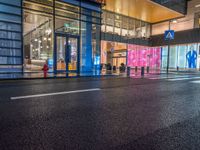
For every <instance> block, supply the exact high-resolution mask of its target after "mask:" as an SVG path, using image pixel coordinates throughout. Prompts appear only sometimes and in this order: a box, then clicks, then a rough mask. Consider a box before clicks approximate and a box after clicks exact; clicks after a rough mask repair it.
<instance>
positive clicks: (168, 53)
mask: <svg viewBox="0 0 200 150" xmlns="http://www.w3.org/2000/svg"><path fill="white" fill-rule="evenodd" d="M170 23H171V21H169V30H170V29H171V27H170ZM169 55H170V39H168V52H167V74H168V73H169Z"/></svg>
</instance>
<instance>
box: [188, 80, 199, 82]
mask: <svg viewBox="0 0 200 150" xmlns="http://www.w3.org/2000/svg"><path fill="white" fill-rule="evenodd" d="M190 82H191V83H200V80H197V81H190Z"/></svg>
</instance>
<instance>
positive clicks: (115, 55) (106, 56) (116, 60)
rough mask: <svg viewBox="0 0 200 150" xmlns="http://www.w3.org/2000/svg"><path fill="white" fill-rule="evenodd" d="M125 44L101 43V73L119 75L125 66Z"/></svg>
mask: <svg viewBox="0 0 200 150" xmlns="http://www.w3.org/2000/svg"><path fill="white" fill-rule="evenodd" d="M126 61H127V44H124V43H117V42H109V41H101V73H102V74H120V73H124V72H125V68H126V64H127V62H126Z"/></svg>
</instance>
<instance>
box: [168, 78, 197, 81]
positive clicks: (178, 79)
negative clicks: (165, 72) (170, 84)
mask: <svg viewBox="0 0 200 150" xmlns="http://www.w3.org/2000/svg"><path fill="white" fill-rule="evenodd" d="M192 79H200V77H188V78H177V79H168V81H181V80H192Z"/></svg>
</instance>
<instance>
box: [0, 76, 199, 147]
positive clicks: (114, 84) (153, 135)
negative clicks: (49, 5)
mask: <svg viewBox="0 0 200 150" xmlns="http://www.w3.org/2000/svg"><path fill="white" fill-rule="evenodd" d="M169 79H174V80H169ZM176 79H177V80H176ZM178 79H179V80H178ZM180 79H182V80H180ZM199 80H200V78H199V77H198V76H189V75H187V77H185V76H177V75H170V77H169V76H165V75H163V76H158V75H157V76H150V77H146V78H112V77H104V78H81V79H79V78H76V79H47V80H17V81H0V122H1V123H0V133H1V134H0V149H1V150H43V149H44V150H79V149H81V150H82V149H83V150H179V149H180V150H198V149H199V147H200V92H199V91H200V82H198V81H199ZM194 81H195V82H194ZM84 89H85V90H86V89H87V90H88V91H84V92H80V91H81V90H84ZM92 89H98V90H93V91H92ZM90 90H91V91H90ZM61 92H62V93H61ZM44 93H45V94H47V95H42V94H44ZM25 96H32V97H28V98H27V97H25ZM11 98H18V99H11Z"/></svg>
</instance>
